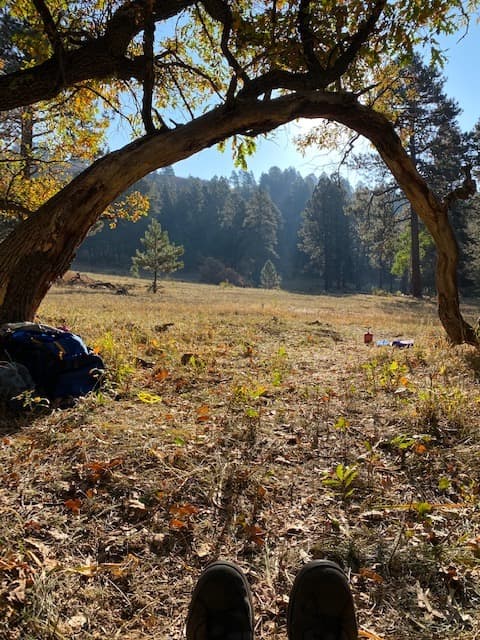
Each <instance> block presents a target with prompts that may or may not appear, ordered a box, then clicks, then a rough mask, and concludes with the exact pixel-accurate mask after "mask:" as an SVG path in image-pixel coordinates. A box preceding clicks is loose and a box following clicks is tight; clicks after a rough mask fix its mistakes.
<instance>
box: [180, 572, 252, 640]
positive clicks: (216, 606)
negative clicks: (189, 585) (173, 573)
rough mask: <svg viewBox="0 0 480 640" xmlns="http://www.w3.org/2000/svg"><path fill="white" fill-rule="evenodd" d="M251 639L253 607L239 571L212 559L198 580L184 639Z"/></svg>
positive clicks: (246, 585)
mask: <svg viewBox="0 0 480 640" xmlns="http://www.w3.org/2000/svg"><path fill="white" fill-rule="evenodd" d="M217 639H218V640H253V606H252V597H251V593H250V587H249V586H248V582H247V579H246V578H245V575H244V574H243V572H242V570H241V569H240V568H239V567H237V566H236V565H234V564H232V563H231V562H213V563H212V564H210V565H208V567H207V568H206V569H205V571H204V572H203V573H202V575H201V576H200V578H199V579H198V582H197V585H196V587H195V589H194V591H193V595H192V600H191V602H190V608H189V611H188V618H187V640H217Z"/></svg>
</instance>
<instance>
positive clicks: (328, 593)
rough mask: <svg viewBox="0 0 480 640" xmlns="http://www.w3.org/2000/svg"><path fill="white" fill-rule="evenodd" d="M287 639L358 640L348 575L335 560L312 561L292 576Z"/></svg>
mask: <svg viewBox="0 0 480 640" xmlns="http://www.w3.org/2000/svg"><path fill="white" fill-rule="evenodd" d="M287 631H288V637H289V640H357V637H358V629H357V622H356V620H355V609H354V605H353V598H352V593H351V591H350V587H349V584H348V580H347V576H346V575H345V574H344V572H343V571H342V570H341V568H340V567H339V566H338V564H336V563H335V562H330V561H329V560H313V561H312V562H309V563H308V564H306V565H305V566H304V567H303V568H302V569H301V571H300V572H299V573H298V575H297V577H296V578H295V582H294V584H293V587H292V591H291V594H290V602H289V604H288V618H287Z"/></svg>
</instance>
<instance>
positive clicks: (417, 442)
mask: <svg viewBox="0 0 480 640" xmlns="http://www.w3.org/2000/svg"><path fill="white" fill-rule="evenodd" d="M431 440H432V437H431V436H430V435H428V434H426V433H421V434H418V435H413V436H409V435H407V434H406V433H400V434H399V435H398V436H395V437H394V438H392V439H391V440H390V445H391V446H392V447H393V448H394V449H396V450H397V451H398V452H399V454H400V459H401V464H402V465H403V464H404V462H405V457H406V455H407V453H408V452H411V451H413V452H415V453H417V454H419V455H422V454H424V453H426V451H427V448H428V444H429V443H430V442H431Z"/></svg>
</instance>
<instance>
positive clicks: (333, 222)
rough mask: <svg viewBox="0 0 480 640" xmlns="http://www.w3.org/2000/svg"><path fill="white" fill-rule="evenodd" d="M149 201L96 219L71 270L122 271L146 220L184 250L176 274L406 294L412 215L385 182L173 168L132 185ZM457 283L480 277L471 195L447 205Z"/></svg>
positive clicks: (427, 259) (429, 265)
mask: <svg viewBox="0 0 480 640" xmlns="http://www.w3.org/2000/svg"><path fill="white" fill-rule="evenodd" d="M135 189H137V190H138V191H140V193H142V194H144V195H146V196H147V197H148V198H149V199H150V203H151V205H150V215H149V216H147V217H144V218H142V219H140V220H139V221H138V222H131V221H125V220H120V221H118V223H117V225H116V226H115V228H113V229H112V228H110V225H108V224H104V226H103V227H101V228H100V229H98V230H97V231H96V233H95V234H93V235H91V236H90V237H89V238H87V240H86V241H85V242H84V244H83V245H82V247H81V248H80V250H79V252H78V255H77V260H76V263H75V265H76V268H78V269H84V270H95V269H99V270H102V271H114V272H119V273H126V272H128V270H129V269H130V266H131V264H132V257H133V256H135V255H136V252H137V251H138V249H139V247H140V246H141V240H142V238H143V237H144V235H145V233H146V232H147V227H148V225H149V224H150V223H151V221H152V220H155V221H158V223H160V225H161V229H163V230H164V231H166V232H168V237H169V238H170V240H171V241H172V243H175V244H176V245H179V246H182V247H183V249H184V255H183V263H184V268H183V270H181V271H178V272H177V277H181V278H188V279H193V280H197V281H200V282H206V283H212V284H219V283H220V282H229V283H230V284H233V285H236V286H263V287H265V286H268V287H272V288H275V287H278V286H280V283H281V286H282V287H284V288H294V289H298V290H305V291H332V292H334V291H347V292H348V291H350V292H352V291H370V290H372V289H378V290H385V291H391V292H395V291H402V292H404V293H412V266H411V265H412V262H411V233H410V223H411V218H410V212H409V209H408V207H407V206H406V204H405V202H404V200H403V199H402V198H401V197H400V194H399V193H397V192H395V190H393V189H392V187H391V185H388V184H386V183H384V184H378V185H376V187H375V188H367V187H366V186H365V185H364V184H359V185H357V186H356V187H355V188H353V187H352V186H351V185H350V184H349V183H348V182H347V181H346V180H344V179H342V178H339V177H338V176H337V175H332V176H328V175H326V174H322V175H321V176H320V178H316V177H315V176H313V175H309V176H307V177H305V178H304V177H302V176H301V175H300V174H299V173H298V171H296V170H295V169H293V168H290V169H286V170H281V169H279V168H278V167H272V168H271V169H270V170H269V171H268V172H267V173H264V174H262V175H261V177H260V180H259V182H257V181H256V180H255V178H254V176H253V175H252V174H251V173H249V172H243V171H238V172H234V173H233V174H232V176H231V178H230V179H226V178H213V179H212V180H200V179H199V178H180V177H177V176H175V174H174V172H173V170H172V169H171V168H169V169H166V170H162V171H161V172H159V173H156V174H152V175H150V176H148V177H147V178H145V179H144V180H142V181H141V182H140V183H139V184H137V185H135ZM455 211H456V216H455V219H454V220H453V222H454V225H455V227H456V230H457V237H458V240H459V244H460V248H461V271H460V273H461V285H462V287H461V288H462V290H463V292H464V293H474V292H475V291H476V286H475V285H476V282H478V281H479V276H480V246H479V243H478V240H477V238H478V237H479V232H480V228H479V227H480V216H479V212H480V209H479V208H478V199H473V200H472V201H470V203H469V204H467V205H465V204H463V205H462V206H461V207H458V208H456V209H455ZM419 259H420V264H419V266H420V269H421V274H422V291H421V292H423V293H425V292H426V293H431V292H433V291H434V284H435V283H434V261H435V255H434V251H433V247H432V243H431V240H430V237H429V236H428V234H427V233H426V232H425V230H423V229H422V228H421V227H420V231H419Z"/></svg>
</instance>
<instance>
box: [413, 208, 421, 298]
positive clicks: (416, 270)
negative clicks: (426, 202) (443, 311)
mask: <svg viewBox="0 0 480 640" xmlns="http://www.w3.org/2000/svg"><path fill="white" fill-rule="evenodd" d="M418 226H419V225H418V216H417V214H416V213H415V211H414V209H413V208H412V207H410V293H411V295H412V296H413V297H414V298H421V297H422V289H423V288H422V272H421V269H420V234H419V228H418Z"/></svg>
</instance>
